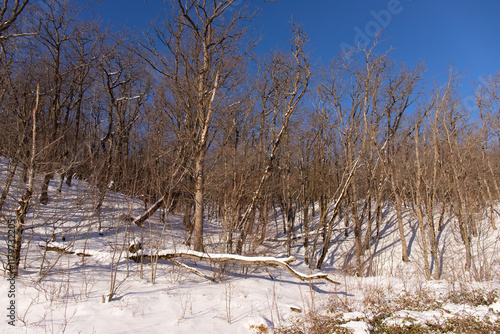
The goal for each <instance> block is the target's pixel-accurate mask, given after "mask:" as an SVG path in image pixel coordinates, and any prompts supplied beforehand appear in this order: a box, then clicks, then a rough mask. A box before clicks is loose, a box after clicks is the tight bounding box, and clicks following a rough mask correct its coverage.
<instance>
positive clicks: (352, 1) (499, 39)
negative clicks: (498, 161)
mask: <svg viewBox="0 0 500 334" xmlns="http://www.w3.org/2000/svg"><path fill="white" fill-rule="evenodd" d="M82 1H83V0H82ZM246 2H250V3H251V4H252V5H254V6H258V7H259V8H260V9H261V10H260V11H259V13H258V16H257V17H256V18H255V20H254V27H255V32H256V33H257V34H262V36H263V40H262V42H261V43H260V45H259V48H258V51H262V52H265V51H267V50H270V49H271V48H273V47H275V46H280V47H286V45H287V41H288V40H289V38H290V35H289V31H290V24H289V22H290V19H291V18H292V16H293V20H294V21H295V22H297V23H299V24H301V25H302V26H303V27H304V30H305V31H306V33H307V34H308V35H309V39H310V42H311V44H310V49H311V50H312V51H313V57H314V58H315V59H316V60H318V61H321V62H323V63H328V62H329V61H330V60H331V59H332V58H333V57H334V56H336V55H338V54H339V52H340V50H341V47H342V45H354V44H355V43H357V42H359V41H361V40H364V39H370V40H371V36H370V34H372V33H373V31H375V30H376V29H378V28H380V27H382V26H383V27H384V28H385V31H384V37H385V39H386V41H385V43H384V47H386V48H389V47H390V46H392V47H394V48H396V49H395V50H394V51H393V52H392V53H391V55H392V57H393V58H394V59H396V60H403V61H404V62H406V63H408V64H409V65H411V66H415V65H416V64H417V63H418V62H419V61H423V62H424V63H425V65H426V67H427V69H428V73H427V74H426V77H427V79H432V78H436V79H437V80H439V81H440V82H441V83H444V80H446V74H447V72H448V68H449V66H450V65H453V66H454V67H455V68H456V69H457V70H460V71H466V72H467V73H466V76H465V78H464V81H463V84H464V87H463V94H464V95H472V91H471V87H472V86H471V82H472V80H478V79H479V78H480V77H481V76H482V75H487V76H488V75H491V74H493V73H495V72H497V71H500V57H499V55H500V1H499V0H399V1H398V0H279V1H278V2H277V3H265V2H264V0H236V6H243V5H244V4H245V3H246ZM164 7H165V2H164V0H147V1H144V0H102V3H101V4H96V6H95V9H96V10H97V12H98V13H99V14H100V16H101V18H102V19H103V20H104V21H105V22H109V23H111V24H113V25H123V24H125V25H127V26H130V27H132V28H136V29H143V28H145V26H146V25H147V23H148V22H149V21H151V20H152V19H154V18H155V17H157V16H158V15H160V14H161V13H162V8H164ZM356 38H357V39H356ZM464 97H465V96H464Z"/></svg>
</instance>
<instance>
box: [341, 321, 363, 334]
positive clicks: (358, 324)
mask: <svg viewBox="0 0 500 334" xmlns="http://www.w3.org/2000/svg"><path fill="white" fill-rule="evenodd" d="M340 326H342V327H345V328H348V329H351V330H352V331H353V332H352V333H353V334H369V333H370V330H371V326H370V325H368V324H367V323H366V322H364V321H349V322H348V323H345V324H343V325H340Z"/></svg>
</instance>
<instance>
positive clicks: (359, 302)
mask: <svg viewBox="0 0 500 334" xmlns="http://www.w3.org/2000/svg"><path fill="white" fill-rule="evenodd" d="M8 167H9V166H8V163H7V161H6V160H5V159H2V160H0V189H3V187H4V184H5V179H6V177H7V170H8ZM37 181H38V182H40V181H41V176H40V175H38V177H37ZM57 182H58V176H56V178H55V179H54V180H53V181H52V182H51V184H50V188H49V197H50V198H51V201H50V202H49V204H48V205H46V206H41V205H38V204H34V206H33V208H32V210H31V211H30V213H29V217H28V218H29V219H28V224H29V226H30V227H31V226H33V227H34V228H33V229H32V230H29V231H26V232H25V244H24V248H23V251H24V253H23V256H25V258H23V260H22V266H23V268H22V270H21V272H20V277H19V278H17V279H16V287H15V294H16V297H15V306H16V312H17V319H16V321H15V327H12V326H10V325H9V324H8V321H9V318H8V317H7V315H8V312H9V311H8V310H7V308H8V307H9V305H10V303H11V301H12V300H13V299H12V298H9V295H8V291H9V288H10V283H9V281H7V277H6V276H5V278H3V279H1V280H0V309H2V310H3V313H4V314H3V315H2V319H3V320H2V321H1V322H0V331H1V332H3V333H17V332H19V333H63V332H65V333H200V334H201V333H255V332H257V330H258V328H261V329H263V328H270V329H271V328H278V327H279V326H286V325H290V324H294V323H296V324H297V326H301V324H303V321H302V320H301V319H303V318H304V317H307V316H308V314H309V313H310V312H311V311H313V312H315V313H316V314H320V315H321V314H324V315H326V314H336V315H341V316H342V317H343V319H344V321H343V324H342V326H343V327H346V328H351V329H352V330H353V332H355V333H369V331H370V326H369V324H368V322H369V319H370V317H373V316H374V308H377V306H376V305H377V303H380V304H381V305H380V308H383V307H384V305H383V304H384V303H390V302H391V300H398V298H400V299H401V296H404V295H405V294H408V295H409V296H418V295H425V296H427V297H428V296H429V295H432V296H433V298H434V299H433V300H435V301H437V303H438V304H436V307H435V308H431V309H422V310H415V309H414V308H413V309H410V308H408V309H401V310H399V311H398V312H394V313H393V314H392V315H391V316H390V317H387V319H385V320H384V321H386V322H387V323H388V324H396V325H403V324H405V323H406V324H407V323H408V322H409V321H410V322H421V323H428V322H435V323H440V322H443V321H445V320H446V319H447V318H450V317H452V316H454V315H471V316H474V317H477V318H478V319H490V320H492V321H500V316H499V312H500V303H499V302H498V301H496V302H491V303H490V304H489V305H480V306H474V305H469V304H468V303H467V301H466V300H464V301H463V302H460V300H457V301H455V302H450V301H449V300H447V299H446V298H445V296H448V295H450V294H452V293H453V292H454V291H471V290H481V291H500V281H499V279H500V254H499V252H498V250H499V247H500V234H499V232H498V231H494V230H492V229H491V227H490V225H489V223H488V221H484V223H481V224H480V231H479V236H478V237H477V238H474V239H473V251H474V265H473V269H472V270H471V271H470V272H467V271H465V270H464V264H465V253H464V249H463V246H462V244H461V240H460V235H459V233H458V230H457V228H456V227H455V226H454V223H453V218H449V219H448V220H447V221H446V222H445V228H444V230H443V232H442V233H441V235H440V236H439V253H440V255H441V258H442V267H441V268H440V269H439V270H441V272H442V280H439V281H426V280H425V278H424V275H423V263H422V260H421V257H422V256H421V254H422V247H421V239H420V235H419V232H418V226H417V222H416V221H415V220H413V219H411V217H410V216H411V215H410V213H406V219H407V222H406V225H405V228H406V232H407V235H406V237H407V241H408V243H409V251H410V259H411V262H409V263H404V262H402V261H401V244H400V242H399V237H398V231H397V226H396V218H395V213H394V212H393V210H392V209H391V206H390V205H387V206H386V207H385V208H384V224H383V226H382V230H381V237H380V239H379V240H378V241H377V242H376V243H375V244H374V246H373V247H372V248H371V250H370V253H368V254H367V257H366V258H367V259H369V258H370V256H369V255H370V254H373V256H372V257H371V258H372V260H371V261H367V263H366V268H367V270H369V271H370V273H371V276H370V277H364V278H358V277H355V276H353V272H354V267H355V253H354V243H353V240H352V237H353V236H352V233H350V234H349V235H348V237H347V238H345V237H344V233H343V231H342V230H340V231H339V232H336V233H337V235H334V236H333V242H332V244H331V246H330V251H329V253H328V256H327V259H326V260H325V263H324V265H323V268H322V272H323V273H327V274H329V277H330V278H331V279H332V280H335V281H338V282H339V283H340V285H338V284H334V283H331V282H328V281H325V280H321V279H319V280H314V281H312V282H302V281H301V280H299V279H298V278H296V277H294V276H293V275H292V274H291V273H290V272H288V271H287V270H284V269H283V268H281V267H265V266H262V265H259V266H243V265H241V264H237V263H230V262H228V263H211V262H207V261H201V260H196V259H187V258H176V260H177V261H179V262H181V263H183V264H185V265H187V266H189V267H190V268H192V269H196V270H198V271H199V272H201V273H202V274H203V275H205V276H206V277H202V276H200V275H197V274H196V273H195V272H193V271H190V270H187V269H186V268H182V267H180V266H178V265H175V264H173V263H171V262H168V261H166V260H159V261H158V265H157V268H156V270H157V271H156V276H155V280H154V284H153V280H152V273H153V267H152V265H151V263H149V262H148V261H144V262H143V263H136V262H133V261H130V260H127V259H126V256H127V254H126V251H127V249H128V245H129V243H130V242H131V241H133V240H136V239H137V240H140V241H141V243H142V245H143V248H144V249H145V252H146V251H149V252H153V254H154V250H155V249H164V250H170V251H171V252H182V251H187V248H186V247H185V246H184V245H183V244H182V241H183V240H184V232H183V228H182V217H181V216H180V215H177V214H169V215H168V216H167V222H166V223H165V224H164V223H163V222H162V220H161V217H160V214H159V213H156V214H155V215H154V216H153V217H152V218H150V219H149V220H148V221H147V223H146V224H145V227H146V228H139V227H137V226H135V225H133V224H131V223H130V222H127V219H125V218H126V217H127V216H137V215H139V214H141V212H142V207H143V204H142V202H141V201H138V200H133V199H131V198H128V197H126V196H124V195H121V194H118V193H113V192H109V193H108V195H107V197H106V201H105V204H104V206H103V210H102V215H101V218H102V224H103V231H102V233H99V232H98V231H97V218H96V217H94V216H93V215H92V210H91V208H92V207H93V205H94V204H95V203H93V201H94V198H95V196H94V190H93V189H92V188H91V187H90V186H89V185H88V184H87V183H85V182H83V181H79V180H74V182H73V184H72V187H71V188H70V187H68V186H66V184H64V186H63V188H62V192H61V193H58V192H57V190H56V188H57ZM39 188H40V184H37V189H39ZM21 194H22V189H21V187H20V183H19V180H18V179H17V178H16V180H15V182H14V184H13V186H12V189H11V192H10V195H11V196H10V197H9V198H8V201H7V204H6V206H5V207H4V209H3V211H2V215H3V216H1V217H0V220H1V226H0V231H1V235H2V236H3V240H0V258H1V259H2V263H3V266H5V261H6V252H7V247H6V242H5V239H6V235H7V226H6V223H5V220H6V219H8V218H14V213H13V209H14V208H15V205H16V204H15V201H14V200H15V199H19V198H20V196H21ZM35 197H36V194H35ZM35 203H36V201H35ZM316 218H317V215H316ZM273 219H277V220H278V224H276V226H280V224H279V219H280V217H273ZM297 219H300V217H298V218H297ZM343 224H344V223H343V222H342V223H341V225H342V226H343ZM272 225H274V224H272ZM219 230H220V229H219V226H218V222H216V221H214V220H212V221H210V222H209V223H207V226H206V230H205V232H206V238H205V242H206V251H207V252H210V253H220V252H222V249H221V246H220V244H219V242H218V241H219V239H218V238H219V233H218V232H219ZM54 232H55V234H54V236H55V241H54V240H52V241H51V239H52V237H53V233H54ZM271 233H273V232H271ZM274 236H275V235H274ZM278 237H279V236H278ZM63 239H64V240H63ZM276 240H278V241H276ZM279 240H280V239H279V238H277V239H275V240H268V241H265V242H264V244H263V245H262V246H260V247H259V248H258V249H257V251H256V253H257V254H256V255H258V256H261V257H264V256H265V257H275V258H286V247H285V245H284V242H283V241H279ZM46 245H49V246H58V247H59V248H66V249H67V250H68V251H71V252H75V253H85V254H87V255H91V256H78V255H76V254H60V253H57V252H54V251H48V252H45V248H44V247H43V246H46ZM122 250H123V251H124V253H123V254H121V256H120V251H122ZM292 255H293V256H294V257H295V258H296V261H295V262H292V263H290V266H291V267H292V268H293V269H294V270H296V271H298V272H301V273H304V274H308V275H309V274H314V273H318V272H319V271H317V270H316V271H313V270H310V269H309V267H308V266H307V265H305V264H304V260H303V255H304V249H303V246H302V242H301V239H297V241H296V242H295V244H294V247H293V249H292ZM44 257H45V258H44ZM43 258H44V259H43ZM42 259H43V261H42ZM114 269H116V272H117V276H116V288H115V295H114V297H113V300H112V301H111V302H108V301H107V296H108V294H109V293H110V282H111V278H112V274H113V273H114V271H115V270H114ZM2 274H4V275H5V273H4V271H2ZM478 277H487V278H488V280H487V281H482V282H478V281H477V278H478ZM412 298H413V297H412ZM440 300H442V301H443V302H442V303H439V301H440Z"/></svg>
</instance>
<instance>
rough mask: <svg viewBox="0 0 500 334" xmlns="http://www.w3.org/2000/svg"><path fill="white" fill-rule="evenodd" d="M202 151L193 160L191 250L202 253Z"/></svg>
mask: <svg viewBox="0 0 500 334" xmlns="http://www.w3.org/2000/svg"><path fill="white" fill-rule="evenodd" d="M204 160H205V153H204V150H200V152H198V154H197V155H196V158H195V169H194V174H195V186H194V202H195V204H194V221H193V233H194V234H193V248H194V250H195V251H197V252H203V251H204V250H203V212H204V201H203V196H204V193H205V176H204V174H203V162H204Z"/></svg>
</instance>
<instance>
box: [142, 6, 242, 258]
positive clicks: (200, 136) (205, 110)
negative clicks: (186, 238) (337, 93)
mask: <svg viewBox="0 0 500 334" xmlns="http://www.w3.org/2000/svg"><path fill="white" fill-rule="evenodd" d="M171 3H172V6H173V7H174V10H173V15H174V17H173V18H172V19H171V20H170V21H167V22H165V23H163V26H159V27H156V28H155V30H154V33H153V34H152V36H150V37H149V41H148V44H147V45H145V48H146V50H147V55H146V56H145V58H146V59H147V60H148V61H149V63H150V64H151V65H152V66H153V68H154V69H155V70H157V71H158V72H159V73H160V74H162V76H163V80H164V83H165V84H166V86H165V89H166V90H167V91H168V93H167V94H166V95H167V96H168V97H169V98H175V99H176V100H177V101H178V102H180V104H178V105H177V106H175V109H170V107H172V105H173V104H172V105H171V106H170V107H169V108H168V109H167V110H166V112H167V115H168V117H171V119H172V121H174V122H175V124H176V125H177V126H178V134H177V136H178V138H179V141H183V142H186V141H187V142H188V143H189V145H181V146H183V147H185V148H186V149H188V150H189V151H190V152H189V154H186V156H187V157H189V158H188V159H187V160H188V161H186V163H187V166H189V167H190V170H191V173H192V177H193V179H194V189H193V194H194V202H195V209H194V218H193V219H194V221H193V228H194V231H193V233H194V238H193V247H194V249H195V250H197V251H202V250H203V221H204V217H203V215H204V210H205V205H204V201H205V199H204V195H205V158H206V154H207V150H208V149H209V147H210V144H211V140H212V138H213V131H212V124H213V119H214V117H215V116H214V115H215V114H218V113H220V114H224V113H225V112H227V110H228V108H230V107H231V103H228V92H229V91H230V90H231V89H232V88H233V85H234V82H232V79H233V78H234V76H235V74H236V72H237V69H238V67H239V66H240V65H241V62H242V60H243V56H244V55H245V53H246V52H247V48H245V47H243V46H242V45H243V43H244V42H243V37H244V36H245V32H246V30H245V28H244V27H243V25H242V23H243V22H244V20H245V19H246V18H248V16H247V15H246V14H245V13H244V12H242V13H236V14H235V15H234V16H233V17H230V18H226V16H227V15H228V14H229V11H228V9H229V8H231V6H232V5H233V4H234V0H217V1H213V2H210V3H208V2H205V1H201V0H189V1H181V0H177V1H172V2H171ZM242 27H243V28H242ZM157 41H159V42H157ZM159 45H161V46H162V47H164V48H165V49H166V50H165V51H166V54H165V55H164V54H162V52H161V51H160V49H159Z"/></svg>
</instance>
